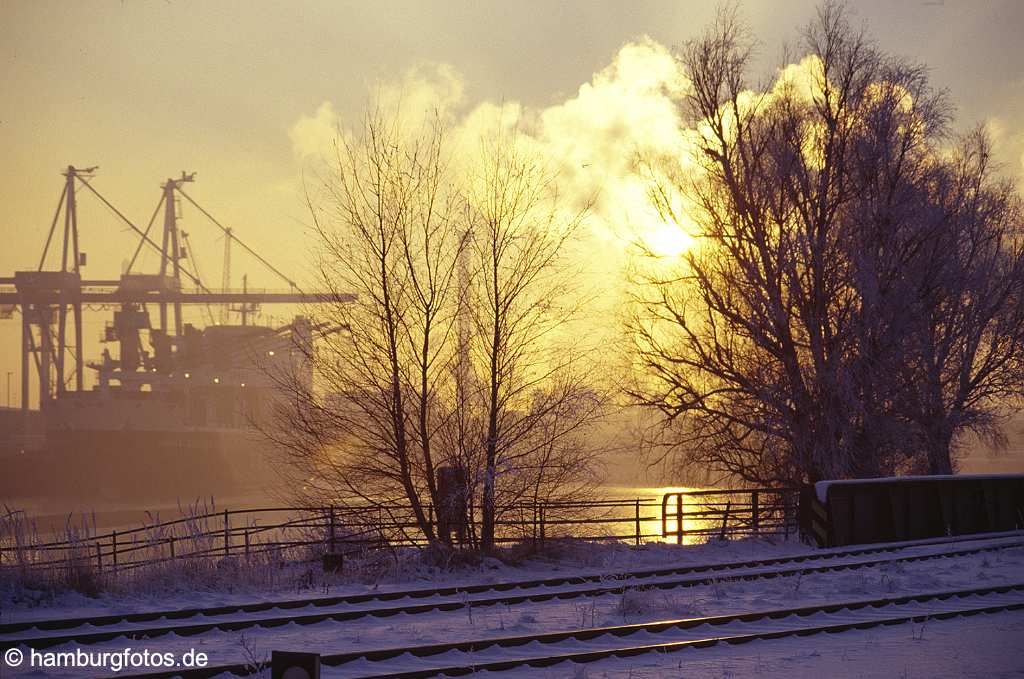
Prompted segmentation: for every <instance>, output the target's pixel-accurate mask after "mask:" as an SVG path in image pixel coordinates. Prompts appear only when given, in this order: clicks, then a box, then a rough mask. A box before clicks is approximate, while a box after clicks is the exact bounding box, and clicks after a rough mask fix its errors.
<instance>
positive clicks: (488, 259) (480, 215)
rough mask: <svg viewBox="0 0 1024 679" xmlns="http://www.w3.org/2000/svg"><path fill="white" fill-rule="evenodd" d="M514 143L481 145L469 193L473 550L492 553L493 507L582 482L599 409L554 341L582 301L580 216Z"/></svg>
mask: <svg viewBox="0 0 1024 679" xmlns="http://www.w3.org/2000/svg"><path fill="white" fill-rule="evenodd" d="M518 142H519V140H518V139H517V138H516V136H515V135H514V134H513V135H511V136H508V135H503V134H502V133H500V132H498V133H495V135H494V136H492V137H490V138H486V139H484V140H483V142H482V146H481V148H482V153H481V159H480V160H481V162H480V163H479V167H480V170H479V172H478V173H477V174H476V176H474V177H473V178H472V180H471V182H470V184H471V189H470V193H469V201H470V205H471V208H472V215H473V239H472V246H471V251H472V254H473V266H474V271H473V284H472V287H471V294H470V300H471V301H470V304H471V306H472V314H471V317H472V321H473V329H474V338H475V341H474V345H473V354H474V359H473V362H474V364H475V365H476V366H478V367H479V372H480V374H479V375H478V377H479V384H480V387H479V394H480V396H481V397H482V407H483V417H482V420H483V428H484V432H485V434H484V436H485V438H484V445H483V470H482V471H483V479H482V486H483V487H482V497H481V505H482V507H481V508H482V514H483V517H482V527H481V546H482V547H483V549H484V550H490V549H492V548H493V546H494V539H495V523H496V519H497V512H498V508H499V506H502V505H506V506H507V505H509V504H511V503H512V502H514V501H517V500H522V499H524V498H525V499H531V500H533V501H537V500H539V499H550V498H557V497H563V498H568V497H572V496H574V495H578V493H579V491H580V490H581V489H583V488H586V487H587V486H588V485H590V484H591V483H592V480H593V479H592V477H590V476H588V472H589V471H590V470H591V469H592V467H593V463H594V461H595V458H596V457H597V452H598V449H597V448H596V447H594V446H593V442H590V446H591V447H590V448H588V447H587V441H585V440H583V434H585V433H586V431H587V429H588V427H589V426H590V425H591V424H593V423H594V422H595V421H596V420H597V419H598V418H600V416H601V415H602V413H603V410H604V406H605V405H606V399H605V398H604V396H603V392H602V391H601V390H600V388H599V387H597V386H596V385H597V381H596V380H595V379H594V377H595V376H594V374H593V373H590V374H587V371H588V369H591V368H592V367H593V366H592V365H590V364H587V363H586V362H585V361H584V360H582V356H581V354H580V353H578V352H579V351H580V347H579V343H578V342H573V341H572V338H571V336H569V335H568V334H567V333H566V332H564V331H565V330H566V329H567V327H568V326H569V325H570V324H571V322H572V321H573V320H574V318H575V317H577V315H578V312H579V309H580V303H581V301H580V300H581V298H580V297H579V295H578V291H577V290H574V283H575V281H574V280H573V274H574V271H573V269H572V267H571V266H569V264H568V262H567V261H566V255H567V253H566V248H567V244H568V243H569V242H570V240H571V239H572V238H573V236H574V235H575V234H576V232H577V230H578V229H579V227H580V225H581V223H582V220H583V218H584V217H585V215H586V214H587V212H588V211H589V207H590V206H589V205H583V206H581V207H579V208H577V209H575V210H573V209H571V208H569V206H567V205H566V204H565V203H564V201H563V200H562V199H561V198H560V196H559V194H558V190H557V184H556V183H555V177H554V176H553V175H552V174H551V173H550V172H548V171H547V170H546V169H545V168H544V167H543V165H541V164H540V163H539V162H538V161H537V160H536V159H535V158H531V157H530V156H529V154H528V153H526V152H525V151H524V150H523V148H522V145H521V144H520V143H518ZM499 499H500V501H499Z"/></svg>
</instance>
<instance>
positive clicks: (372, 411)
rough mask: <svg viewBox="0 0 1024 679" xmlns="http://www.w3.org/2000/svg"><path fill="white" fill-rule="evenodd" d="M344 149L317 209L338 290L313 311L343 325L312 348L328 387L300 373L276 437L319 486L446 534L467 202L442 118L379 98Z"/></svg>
mask: <svg viewBox="0 0 1024 679" xmlns="http://www.w3.org/2000/svg"><path fill="white" fill-rule="evenodd" d="M335 150H336V154H335V158H334V167H333V169H332V172H331V173H330V174H329V175H328V176H327V178H326V180H325V181H324V182H323V186H322V195H321V196H320V197H318V199H311V200H310V202H309V206H310V210H311V214H312V216H313V223H314V229H315V234H316V236H317V240H318V243H319V244H320V248H321V250H320V260H319V276H318V278H319V281H318V282H319V283H320V285H321V286H323V287H324V288H325V289H326V290H328V291H330V292H331V296H330V300H329V302H330V303H329V305H327V306H326V307H321V308H320V309H319V310H318V311H314V312H313V313H314V314H315V318H317V319H318V320H319V321H320V322H321V325H324V326H327V327H329V328H331V329H341V332H332V333H330V334H325V333H321V336H320V337H319V338H318V340H317V342H316V347H315V350H314V351H311V352H310V355H309V359H310V360H311V361H312V363H313V368H314V373H315V375H316V384H315V385H314V386H310V387H309V388H308V389H305V388H302V385H301V383H298V382H295V381H292V382H290V384H291V388H290V389H289V390H288V391H289V392H290V394H291V397H292V398H291V399H290V402H289V403H286V404H284V407H283V408H282V409H281V410H280V412H279V417H278V427H277V431H276V433H275V434H274V435H273V436H274V438H275V439H276V440H277V441H278V443H280V444H282V445H283V447H284V448H285V449H286V450H288V451H289V453H290V455H289V457H290V458H291V461H292V462H293V463H294V464H295V465H296V466H297V468H298V469H299V470H300V472H301V479H300V480H299V483H300V487H302V488H304V489H305V492H306V494H307V495H308V496H311V497H312V498H314V499H316V500H317V501H320V502H323V501H324V500H329V501H331V502H332V503H345V502H352V501H361V502H363V503H370V504H372V505H376V506H379V507H381V508H382V509H383V510H384V511H389V510H390V508H392V507H393V508H396V509H397V508H399V507H403V506H406V505H407V506H409V507H411V509H412V514H413V518H414V520H415V523H416V525H417V527H418V528H419V530H420V532H422V534H423V535H425V536H426V538H427V539H428V541H430V542H434V541H436V540H437V534H436V532H435V530H434V528H435V523H434V521H433V519H432V517H431V515H430V506H434V507H436V506H437V502H438V497H437V494H438V489H437V482H436V477H435V471H436V467H437V460H436V453H435V450H434V444H435V430H436V428H437V426H438V418H443V417H444V414H443V413H442V412H441V408H439V407H438V399H439V396H440V391H441V386H440V385H441V383H442V382H443V381H444V380H445V379H446V375H447V372H448V367H449V364H450V363H451V361H452V360H453V357H454V354H455V352H454V350H453V346H452V344H453V343H452V341H451V338H452V337H453V334H454V322H455V320H454V314H453V313H452V307H453V301H454V298H455V296H456V294H457V285H456V280H455V279H456V269H457V262H458V259H459V254H460V251H461V249H462V247H463V243H464V240H463V236H462V234H463V233H464V232H465V226H464V219H465V209H464V201H463V200H462V199H461V197H460V195H459V192H458V191H457V190H456V188H455V187H454V186H453V184H452V182H451V180H450V179H449V177H448V173H447V165H446V160H445V157H444V130H443V126H442V125H441V122H440V118H439V117H434V118H432V119H430V120H428V121H427V123H425V124H424V126H423V127H422V128H419V129H407V128H404V127H403V126H402V121H401V119H400V118H399V117H397V116H396V117H393V118H392V117H388V116H386V115H385V114H384V113H383V112H382V111H380V110H379V109H378V110H377V111H375V112H373V113H371V114H369V115H368V116H367V117H366V118H365V119H364V122H363V127H362V130H361V134H360V135H359V136H358V137H354V138H353V137H347V136H345V135H344V134H340V133H339V135H338V142H337V148H336V149H335ZM353 294H354V295H355V296H356V297H355V299H354V300H352V295H353ZM396 518H404V517H396Z"/></svg>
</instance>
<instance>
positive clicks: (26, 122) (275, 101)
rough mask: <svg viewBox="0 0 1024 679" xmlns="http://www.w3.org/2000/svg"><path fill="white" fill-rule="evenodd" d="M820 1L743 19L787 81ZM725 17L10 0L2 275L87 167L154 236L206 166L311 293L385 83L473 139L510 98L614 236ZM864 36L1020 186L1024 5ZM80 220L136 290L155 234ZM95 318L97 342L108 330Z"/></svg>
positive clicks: (632, 209)
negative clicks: (339, 156) (367, 115)
mask: <svg viewBox="0 0 1024 679" xmlns="http://www.w3.org/2000/svg"><path fill="white" fill-rule="evenodd" d="M814 5H815V3H814V2H810V1H807V0H800V1H793V2H786V3H774V2H772V3H769V2H749V3H744V4H743V5H742V10H743V13H744V14H745V16H746V18H747V20H748V21H749V23H750V25H751V28H752V30H753V33H754V34H755V35H756V36H757V37H758V39H759V40H760V43H761V45H760V49H759V53H758V60H757V63H758V65H759V67H760V68H761V69H762V71H763V74H764V76H765V77H766V78H770V77H772V76H773V75H774V73H775V71H774V69H775V68H776V67H777V66H779V65H780V63H781V49H782V46H783V44H784V43H786V42H789V43H791V44H792V43H795V42H796V39H797V31H798V29H799V28H800V27H801V26H803V25H805V24H806V23H807V22H808V21H809V20H810V18H811V16H812V14H813V11H814ZM712 12H713V6H712V5H711V4H710V3H705V2H696V1H692V2H691V1H676V2H641V1H636V0H634V1H630V2H624V1H623V2H605V1H602V2H593V1H586V0H581V1H578V2H559V3H550V2H501V3H499V2H468V1H458V2H456V1H450V2H441V1H438V2H373V3H369V2H359V3H355V2H336V1H332V2H313V1H308V2H269V1H259V0H252V1H248V2H183V1H180V0H168V1H166V2H164V1H156V0H154V1H152V2H130V1H123V2H122V1H119V0H110V1H101V0H97V1H93V2H74V3H72V2H46V1H33V0H0V95H2V96H0V102H2V103H0V151H2V164H0V230H2V231H0V235H2V240H0V277H2V276H7V275H10V273H11V272H13V271H15V270H19V269H30V268H34V267H35V266H36V265H37V263H38V258H39V254H40V252H41V249H42V245H43V242H44V240H45V235H46V230H47V229H48V227H49V223H50V219H51V218H52V215H53V211H54V208H55V204H56V200H57V197H58V195H59V192H60V188H61V181H62V178H61V177H60V175H59V172H60V170H61V168H63V167H64V166H66V165H68V164H69V163H70V164H74V165H78V166H89V165H99V166H100V169H99V172H98V174H97V177H96V179H95V180H94V182H93V184H94V186H96V187H97V188H98V189H99V190H100V191H101V192H103V193H104V194H105V195H107V197H108V198H110V199H111V200H112V201H113V202H114V203H115V204H116V205H117V206H118V207H119V208H121V209H122V210H123V211H124V212H125V213H126V214H127V215H129V217H131V218H132V219H133V220H134V221H136V222H137V223H140V222H141V223H142V224H144V223H145V222H146V221H147V220H148V218H149V215H150V213H151V212H152V210H153V208H154V207H155V205H156V201H157V200H158V198H159V184H160V182H161V181H162V180H163V179H164V178H166V177H168V176H173V175H177V174H178V173H180V172H181V171H182V170H186V171H195V172H197V173H198V175H197V182H196V184H194V185H193V186H191V187H189V189H188V190H189V193H190V194H191V195H193V197H195V198H196V199H197V200H198V201H199V202H200V203H202V204H203V205H204V206H205V207H206V208H207V209H209V210H210V211H211V212H212V213H213V214H214V215H216V216H217V217H218V218H219V219H220V220H221V221H222V222H224V223H225V224H227V225H229V226H232V227H233V228H234V229H235V230H236V233H238V234H239V235H240V236H241V237H242V238H243V239H245V240H247V241H248V242H249V243H250V244H251V245H252V246H253V247H254V248H255V249H256V250H257V251H259V252H261V253H263V254H265V255H266V256H267V257H268V258H270V259H271V260H272V261H273V262H275V264H277V265H278V266H279V268H281V269H283V270H285V271H286V272H287V273H289V275H291V276H293V277H295V278H297V279H298V280H300V281H301V280H303V279H308V276H307V274H306V270H305V267H306V266H307V264H305V262H306V261H307V259H308V258H307V257H306V255H307V254H308V248H309V244H308V242H307V241H306V239H305V237H304V232H303V224H304V223H305V222H306V215H305V211H304V208H303V205H302V201H301V196H300V188H301V186H302V177H303V172H307V173H308V172H309V170H310V167H311V162H310V159H311V157H315V155H316V154H315V151H316V148H317V145H318V144H320V143H323V141H324V140H326V139H327V138H328V137H329V134H330V130H331V128H332V126H333V125H334V124H335V123H341V124H342V125H344V124H346V122H347V121H350V120H352V118H353V116H355V115H356V114H357V113H358V112H359V111H360V110H361V109H362V108H363V107H364V105H365V104H366V102H367V101H368V99H369V97H370V96H371V92H373V91H377V92H379V91H380V89H381V88H385V89H387V88H391V89H392V90H394V91H401V92H403V96H405V97H406V98H407V99H408V100H409V101H413V102H416V101H420V100H417V99H416V97H417V96H421V97H422V101H437V100H443V101H445V102H448V103H450V104H451V105H452V106H453V107H454V108H455V109H457V110H458V111H459V112H460V116H461V117H460V120H459V126H460V127H463V128H469V127H472V124H473V121H474V120H477V119H478V118H480V117H481V116H486V115H487V114H488V112H489V111H490V112H492V113H493V110H494V107H495V106H496V105H498V104H502V105H503V106H504V107H505V110H507V111H508V110H510V111H513V112H514V114H515V115H517V116H519V117H520V119H521V120H522V121H523V122H524V124H526V125H528V126H530V127H531V129H532V130H533V132H532V134H533V135H534V138H535V140H536V143H537V144H538V146H539V147H540V148H542V149H543V150H544V151H545V152H546V153H548V154H550V156H551V157H552V158H553V159H555V162H557V163H559V164H560V167H562V169H563V170H565V171H566V173H565V181H566V183H567V184H568V185H569V186H570V188H575V189H578V191H579V192H581V193H584V192H587V191H589V190H591V189H593V188H594V187H601V188H602V189H603V193H602V197H601V199H600V200H601V203H600V204H599V205H598V209H597V212H598V215H597V217H598V219H597V220H596V221H595V225H594V227H593V228H594V230H595V239H596V240H597V241H601V242H605V243H614V242H615V239H616V238H617V237H618V236H621V235H622V234H621V233H619V232H618V231H617V228H616V227H617V225H619V224H621V223H629V224H642V223H643V222H644V220H645V219H647V218H648V217H647V216H645V215H644V214H643V210H642V209H641V208H640V207H639V206H640V204H641V203H642V186H640V185H638V184H636V183H634V182H631V181H629V180H628V179H627V178H626V174H627V173H628V170H629V153H630V151H631V150H632V149H635V148H636V147H637V146H642V145H649V146H650V147H651V148H652V149H654V150H665V149H670V148H672V147H673V145H675V144H677V143H678V135H679V130H678V129H677V127H676V123H677V119H676V118H675V113H674V111H673V110H672V101H673V97H674V96H675V95H677V94H678V92H677V91H676V90H677V87H678V75H679V74H678V73H677V72H675V71H674V70H673V67H672V62H671V59H670V58H669V57H668V55H669V51H668V50H669V49H670V48H671V46H672V45H674V44H678V43H680V42H682V41H684V40H686V39H687V38H689V37H692V36H694V35H696V34H697V33H698V32H699V31H700V30H701V29H702V28H703V26H704V25H705V24H706V23H707V22H708V21H709V20H710V18H711V15H712ZM855 21H863V22H865V23H866V25H867V27H868V30H869V32H870V33H871V34H872V35H873V36H874V37H875V38H876V39H877V40H878V42H879V43H880V45H881V46H882V47H883V48H884V49H887V50H889V51H893V52H896V53H898V54H901V55H904V56H906V57H909V58H911V59H914V60H918V61H923V62H925V63H926V64H928V65H929V66H930V67H931V69H932V78H933V81H934V83H935V84H937V85H940V86H944V87H947V88H949V92H950V96H951V98H952V99H953V101H954V102H955V103H956V104H957V106H958V115H957V124H958V126H960V127H961V128H966V127H970V126H973V125H977V124H986V125H988V127H989V129H990V131H991V132H992V133H993V134H994V136H995V138H996V142H997V147H998V152H999V159H1000V160H1001V161H1002V162H1003V163H1005V167H1006V172H1007V173H1008V174H1010V175H1012V176H1015V177H1017V178H1018V181H1019V180H1020V177H1021V176H1024V54H1022V52H1021V30H1022V29H1024V3H1020V2H1015V1H1013V0H1007V1H1003V2H967V1H966V0H938V1H931V2H907V3H900V4H899V5H895V6H893V4H892V3H889V2H881V1H879V0H870V1H868V2H860V3H857V4H856V14H855ZM797 56H799V55H797ZM405 106H406V108H408V107H409V102H408V101H407V102H406V104H405ZM627 208H628V209H627ZM80 210H81V212H80V214H81V217H80V218H81V234H82V249H83V250H84V251H86V252H87V253H88V255H89V264H88V267H87V268H86V269H85V276H87V277H93V278H113V277H116V276H117V275H118V273H119V271H120V267H121V262H122V261H123V260H124V259H126V258H127V257H129V256H130V252H131V249H132V248H133V245H134V242H135V240H134V238H133V237H132V235H131V234H129V233H127V232H126V231H125V229H124V228H123V227H122V226H121V225H120V224H119V223H118V222H117V221H116V219H115V218H113V216H112V215H111V214H110V213H109V212H107V211H106V210H105V209H104V208H102V207H101V206H100V205H99V204H98V203H97V202H96V201H95V200H93V199H91V198H88V197H85V198H83V199H82V201H81V207H80ZM182 228H183V229H185V230H187V231H189V232H190V233H191V234H192V235H193V238H194V239H195V242H196V245H197V250H198V251H199V257H200V266H201V270H202V272H203V273H204V277H205V278H206V280H208V281H209V284H211V286H215V285H216V286H219V283H220V263H221V256H222V247H223V244H222V241H220V240H218V239H217V237H216V233H215V232H214V231H213V229H212V228H210V227H209V225H207V224H205V223H203V222H202V220H201V218H200V217H199V216H198V215H197V214H196V213H195V211H194V210H190V209H189V207H188V206H185V207H184V208H183V222H182ZM600 261H601V258H595V264H594V265H593V268H594V271H595V273H601V263H600ZM154 262H155V259H153V258H151V259H149V260H148V263H149V264H153V263H154ZM232 269H233V273H234V283H235V284H236V285H238V284H239V280H240V277H241V274H242V273H245V272H247V273H249V274H250V284H251V285H255V286H276V285H277V283H276V282H275V281H274V280H273V279H272V278H270V277H268V276H267V275H266V274H265V273H264V272H263V271H261V270H260V268H259V267H258V266H257V265H255V264H254V263H252V262H251V261H250V260H246V259H245V258H244V256H243V255H242V254H241V252H239V251H238V250H237V249H236V252H235V256H234V261H233V267H232ZM90 319H91V320H89V321H88V324H87V325H86V336H87V338H89V337H92V338H95V337H96V336H98V334H99V332H100V330H101V328H102V325H103V321H104V320H105V317H104V316H102V315H99V314H96V315H92V316H90ZM18 326H19V323H18V320H17V317H16V318H15V319H14V320H7V321H4V320H0V404H6V395H5V392H4V391H3V390H4V389H5V385H4V383H3V381H2V380H3V379H4V376H5V374H6V373H7V371H14V377H13V383H14V385H15V389H14V391H15V392H16V391H17V389H16V385H17V383H18V373H17V371H18V370H19V359H18V352H19V339H18V337H19V335H18ZM94 346H98V345H94ZM97 353H98V349H97V350H95V351H89V352H87V357H88V358H94V357H95V355H96V354H97ZM17 404H18V403H17V394H16V393H15V394H14V405H17Z"/></svg>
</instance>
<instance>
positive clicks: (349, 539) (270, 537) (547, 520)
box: [0, 488, 798, 573]
mask: <svg viewBox="0 0 1024 679" xmlns="http://www.w3.org/2000/svg"><path fill="white" fill-rule="evenodd" d="M797 498H798V494H797V492H796V491H795V490H792V489H772V488H756V489H745V490H711V491H690V492H685V493H669V494H667V495H665V496H664V497H662V498H660V499H659V498H651V497H648V498H643V497H638V498H629V499H610V500H601V501H592V502H538V503H519V504H515V505H509V506H504V507H499V510H498V512H497V519H496V521H495V524H496V525H495V534H496V537H495V541H496V542H497V543H499V544H512V543H522V542H532V543H534V544H538V543H544V542H545V541H548V540H552V539H558V538H579V539H585V540H604V541H607V540H619V541H626V542H630V543H632V544H635V545H640V544H642V543H644V542H649V541H654V540H662V539H664V538H670V539H673V540H674V541H676V542H677V543H680V544H682V543H684V542H693V541H696V540H700V539H705V538H706V537H708V536H714V535H718V536H721V537H739V536H746V535H753V534H768V533H786V534H788V533H789V532H791V531H795V527H796V517H797V511H796V502H797ZM426 509H427V513H428V517H429V522H430V524H431V526H433V525H434V511H433V508H432V507H427V508H426ZM680 518H681V520H680ZM27 523H28V522H27V520H24V519H22V520H11V517H10V516H9V517H8V519H7V520H5V522H4V526H3V528H4V530H3V534H0V568H6V567H16V568H17V567H20V568H28V569H40V568H41V569H46V568H51V569H52V568H67V567H72V566H91V567H95V569H96V571H98V572H100V573H103V572H123V571H128V570H132V569H135V568H138V567H140V566H147V565H155V564H160V563H168V562H174V561H177V560H186V559H224V558H244V559H246V560H250V559H254V558H268V557H269V558H273V559H285V558H296V559H298V558H309V557H310V556H311V551H319V552H338V551H340V552H344V553H352V552H357V551H362V550H370V549H381V548H388V547H399V546H423V545H425V544H426V543H427V539H426V536H425V535H424V534H423V533H422V532H421V531H420V529H419V525H418V523H417V522H416V520H415V518H414V515H413V512H412V510H411V508H410V507H408V506H403V505H396V504H381V505H363V506H333V507H312V508H310V507H265V508H255V509H241V510H223V511H216V512H204V513H199V514H195V515H191V516H184V517H182V518H179V519H175V520H172V521H163V522H153V523H151V524H144V525H142V526H140V527H138V528H133V529H129V530H120V531H118V530H112V531H110V532H108V533H103V534H90V533H89V532H87V531H83V532H79V533H77V534H76V535H74V536H69V537H67V538H66V539H62V540H49V541H47V540H41V539H38V538H37V537H35V536H34V534H33V533H32V532H31V531H30V530H29V529H28V525H27ZM477 525H478V524H475V525H474V524H473V518H472V517H471V522H470V527H469V531H468V533H467V536H466V538H465V541H466V543H468V544H470V545H473V544H475V540H476V537H475V533H476V530H475V529H476V526H477Z"/></svg>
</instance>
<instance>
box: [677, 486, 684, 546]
mask: <svg viewBox="0 0 1024 679" xmlns="http://www.w3.org/2000/svg"><path fill="white" fill-rule="evenodd" d="M676 544H677V545H681V544H683V494H682V493H676Z"/></svg>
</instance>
